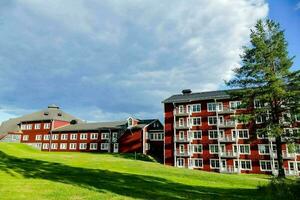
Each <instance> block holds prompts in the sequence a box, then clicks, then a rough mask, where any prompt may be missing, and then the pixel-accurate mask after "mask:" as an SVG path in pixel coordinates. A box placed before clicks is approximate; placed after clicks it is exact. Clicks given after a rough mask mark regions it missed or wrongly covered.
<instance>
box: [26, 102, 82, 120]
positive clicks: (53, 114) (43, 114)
mask: <svg viewBox="0 0 300 200" xmlns="http://www.w3.org/2000/svg"><path fill="white" fill-rule="evenodd" d="M20 118H21V122H26V121H44V120H61V121H68V122H70V121H72V120H77V121H78V122H82V121H81V120H80V119H78V118H76V117H74V116H72V115H70V114H68V113H66V112H64V111H62V110H61V109H60V108H59V107H58V106H56V105H54V104H52V105H49V106H48V108H47V109H44V110H41V111H37V112H34V113H31V114H28V115H24V116H22V117H20Z"/></svg>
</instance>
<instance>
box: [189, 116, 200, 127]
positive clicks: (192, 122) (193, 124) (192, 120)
mask: <svg viewBox="0 0 300 200" xmlns="http://www.w3.org/2000/svg"><path fill="white" fill-rule="evenodd" d="M194 119H195V120H196V119H200V124H198V123H197V124H195V123H194V122H195V121H194ZM191 125H192V126H202V119H201V117H191Z"/></svg>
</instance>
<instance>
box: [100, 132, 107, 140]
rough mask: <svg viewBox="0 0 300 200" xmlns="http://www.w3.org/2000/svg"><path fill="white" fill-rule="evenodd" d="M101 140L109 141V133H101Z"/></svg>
mask: <svg viewBox="0 0 300 200" xmlns="http://www.w3.org/2000/svg"><path fill="white" fill-rule="evenodd" d="M101 139H102V140H108V139H109V133H101Z"/></svg>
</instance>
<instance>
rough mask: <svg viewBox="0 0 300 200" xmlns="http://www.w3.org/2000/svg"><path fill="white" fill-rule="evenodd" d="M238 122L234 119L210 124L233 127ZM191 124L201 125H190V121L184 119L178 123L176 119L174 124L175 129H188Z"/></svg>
mask: <svg viewBox="0 0 300 200" xmlns="http://www.w3.org/2000/svg"><path fill="white" fill-rule="evenodd" d="M236 125H238V123H237V122H236V121H234V120H224V121H223V123H219V124H213V125H211V126H219V127H220V128H234V127H235V126H236ZM193 126H201V125H192V124H191V123H190V124H189V123H187V122H186V121H185V122H183V123H179V122H178V121H177V122H176V124H175V128H176V129H190V128H192V127H193Z"/></svg>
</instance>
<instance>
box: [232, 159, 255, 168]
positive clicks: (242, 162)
mask: <svg viewBox="0 0 300 200" xmlns="http://www.w3.org/2000/svg"><path fill="white" fill-rule="evenodd" d="M239 164H240V169H241V170H252V163H251V160H240V163H238V161H237V160H235V161H234V166H235V168H238V166H239Z"/></svg>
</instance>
